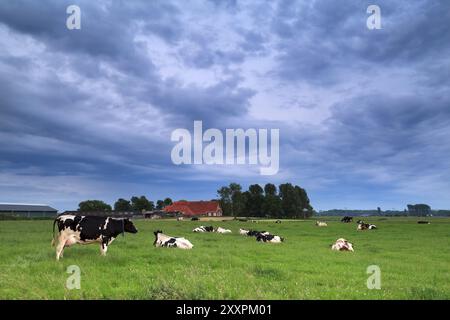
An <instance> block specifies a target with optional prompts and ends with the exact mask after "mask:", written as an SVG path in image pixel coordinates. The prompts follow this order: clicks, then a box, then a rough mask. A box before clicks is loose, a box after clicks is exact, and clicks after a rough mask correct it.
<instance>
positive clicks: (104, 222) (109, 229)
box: [52, 214, 137, 260]
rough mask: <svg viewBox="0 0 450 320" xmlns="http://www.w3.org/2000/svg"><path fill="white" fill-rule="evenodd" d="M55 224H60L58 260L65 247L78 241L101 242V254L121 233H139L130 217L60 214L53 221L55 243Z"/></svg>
mask: <svg viewBox="0 0 450 320" xmlns="http://www.w3.org/2000/svg"><path fill="white" fill-rule="evenodd" d="M55 225H58V245H57V246H56V260H59V258H61V257H62V256H63V251H64V248H65V247H69V246H71V245H74V244H76V243H79V244H89V243H94V242H98V243H100V253H101V255H103V256H104V255H106V251H107V250H108V246H109V245H110V244H111V242H113V241H114V239H115V238H117V236H118V235H119V234H124V233H125V232H129V233H137V229H136V227H135V226H134V224H133V222H131V221H130V220H129V219H117V218H110V217H97V216H76V215H68V214H67V215H60V216H58V217H57V218H56V219H55V221H54V222H53V240H52V245H54V244H55Z"/></svg>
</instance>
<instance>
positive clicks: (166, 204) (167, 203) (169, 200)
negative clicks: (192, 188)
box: [164, 198, 173, 207]
mask: <svg viewBox="0 0 450 320" xmlns="http://www.w3.org/2000/svg"><path fill="white" fill-rule="evenodd" d="M172 203H173V201H172V199H170V198H165V199H164V207H167V206H170V205H171V204H172Z"/></svg>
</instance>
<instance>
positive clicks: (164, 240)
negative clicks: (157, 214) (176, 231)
mask: <svg viewBox="0 0 450 320" xmlns="http://www.w3.org/2000/svg"><path fill="white" fill-rule="evenodd" d="M153 234H154V235H155V241H154V242H153V245H154V246H155V247H166V248H180V249H192V247H193V246H194V245H193V244H192V243H191V242H190V241H189V240H187V239H185V238H178V237H171V236H168V235H166V234H164V233H163V232H162V231H161V230H157V231H155V232H153Z"/></svg>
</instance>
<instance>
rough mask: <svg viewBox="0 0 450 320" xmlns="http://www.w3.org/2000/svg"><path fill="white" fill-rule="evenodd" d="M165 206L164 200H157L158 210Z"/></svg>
mask: <svg viewBox="0 0 450 320" xmlns="http://www.w3.org/2000/svg"><path fill="white" fill-rule="evenodd" d="M164 207H165V205H164V201H163V200H158V201H156V210H162V209H163V208H164Z"/></svg>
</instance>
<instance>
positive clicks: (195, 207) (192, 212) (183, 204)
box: [164, 201, 222, 217]
mask: <svg viewBox="0 0 450 320" xmlns="http://www.w3.org/2000/svg"><path fill="white" fill-rule="evenodd" d="M164 211H165V212H167V213H174V212H179V213H181V214H182V215H183V216H186V217H193V216H207V217H221V216H222V209H221V208H220V204H219V202H218V201H175V202H174V203H173V204H171V205H169V206H166V207H165V208H164Z"/></svg>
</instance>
